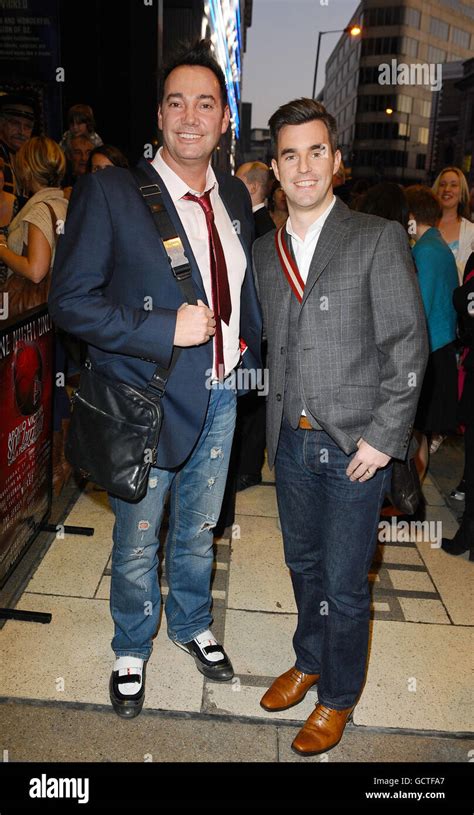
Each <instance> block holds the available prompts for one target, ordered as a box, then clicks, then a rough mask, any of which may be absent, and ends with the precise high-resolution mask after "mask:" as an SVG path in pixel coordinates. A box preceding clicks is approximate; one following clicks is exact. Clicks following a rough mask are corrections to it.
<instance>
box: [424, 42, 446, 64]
mask: <svg viewBox="0 0 474 815" xmlns="http://www.w3.org/2000/svg"><path fill="white" fill-rule="evenodd" d="M428 62H446V51H443V50H442V49H441V48H434V47H433V46H432V45H430V47H429V48H428Z"/></svg>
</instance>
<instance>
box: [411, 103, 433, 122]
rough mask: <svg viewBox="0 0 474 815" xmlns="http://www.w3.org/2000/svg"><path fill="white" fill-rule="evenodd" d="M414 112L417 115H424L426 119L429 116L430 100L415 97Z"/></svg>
mask: <svg viewBox="0 0 474 815" xmlns="http://www.w3.org/2000/svg"><path fill="white" fill-rule="evenodd" d="M414 112H415V113H417V114H418V116H424V117H425V118H426V119H429V117H430V116H431V100H430V101H425V99H415V100H414Z"/></svg>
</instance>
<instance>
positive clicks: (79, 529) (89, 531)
mask: <svg viewBox="0 0 474 815" xmlns="http://www.w3.org/2000/svg"><path fill="white" fill-rule="evenodd" d="M57 528H58V525H56V524H41V526H40V530H41V532H57ZM62 528H63V530H64V532H68V533H69V534H70V535H88V536H89V537H90V536H92V535H93V534H94V527H93V526H63V527H62Z"/></svg>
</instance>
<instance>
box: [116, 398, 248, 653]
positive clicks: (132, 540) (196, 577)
mask: <svg viewBox="0 0 474 815" xmlns="http://www.w3.org/2000/svg"><path fill="white" fill-rule="evenodd" d="M235 412H236V395H235V391H233V390H230V389H227V388H224V387H218V386H214V387H213V388H212V390H211V395H210V400H209V407H208V411H207V414H206V420H205V423H204V426H203V429H202V433H201V435H200V437H199V439H198V441H197V444H196V447H195V448H194V450H193V452H192V454H191V456H190V457H189V459H188V460H187V461H186V463H185V464H184V465H183V466H182V467H181V468H180V469H179V470H172V471H170V470H162V469H158V468H157V467H153V468H152V469H151V470H150V479H149V483H148V490H147V493H146V495H145V497H144V498H142V500H141V501H139V502H138V503H133V504H132V503H129V502H127V501H122V500H121V499H120V498H115V497H113V496H109V500H110V504H111V507H112V510H113V512H114V515H115V525H114V531H113V540H114V547H113V553H112V583H111V591H110V610H111V614H112V618H113V621H114V625H115V633H114V637H113V639H112V649H113V651H114V653H115V655H116V656H117V657H119V656H135V657H139V658H141V659H148V658H149V656H150V654H151V651H152V638H153V637H154V636H155V634H156V631H157V628H158V622H159V616H160V603H161V596H160V587H159V583H158V548H159V545H160V544H159V533H160V526H161V521H162V518H163V508H164V504H165V499H166V496H167V493H168V491H171V493H170V518H169V532H168V538H167V545H166V552H165V555H166V557H165V566H166V578H167V582H168V596H167V598H166V602H165V614H166V620H167V628H168V636H169V637H170V639H172V640H175V641H177V642H181V643H185V642H189V641H190V640H192V639H194V637H197V636H198V635H199V634H202V632H203V631H206V629H207V628H209V626H210V625H211V621H212V616H211V601H212V598H211V589H210V581H211V571H212V564H213V531H212V530H213V528H214V526H215V525H216V523H217V521H218V518H219V513H220V509H221V504H222V498H223V495H224V489H225V484H226V478H227V470H228V466H229V458H230V451H231V447H232V438H233V435H234V427H235Z"/></svg>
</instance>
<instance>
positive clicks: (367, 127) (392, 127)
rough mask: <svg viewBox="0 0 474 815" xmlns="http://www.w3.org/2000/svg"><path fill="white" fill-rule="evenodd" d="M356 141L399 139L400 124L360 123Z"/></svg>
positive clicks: (357, 126)
mask: <svg viewBox="0 0 474 815" xmlns="http://www.w3.org/2000/svg"><path fill="white" fill-rule="evenodd" d="M356 139H371V140H373V139H398V122H359V123H358V124H357V125H356Z"/></svg>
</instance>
